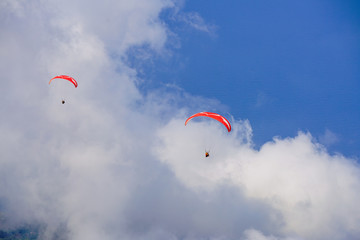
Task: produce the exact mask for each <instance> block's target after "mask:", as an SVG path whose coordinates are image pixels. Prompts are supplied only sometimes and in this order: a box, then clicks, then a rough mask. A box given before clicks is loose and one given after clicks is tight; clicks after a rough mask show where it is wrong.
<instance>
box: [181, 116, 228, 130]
mask: <svg viewBox="0 0 360 240" xmlns="http://www.w3.org/2000/svg"><path fill="white" fill-rule="evenodd" d="M194 117H209V118H213V119H215V120H218V121H219V122H221V123H222V124H224V126H225V127H226V129H227V130H228V132H230V131H231V124H230V122H229V121H228V120H227V119H226V118H224V117H223V116H221V115H219V114H217V113H211V112H199V113H196V114H194V115H192V116H191V117H189V118H188V119H186V121H185V126H186V124H187V123H188V122H189V121H190V120H191V119H193V118H194Z"/></svg>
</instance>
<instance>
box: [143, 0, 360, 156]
mask: <svg viewBox="0 0 360 240" xmlns="http://www.w3.org/2000/svg"><path fill="white" fill-rule="evenodd" d="M184 10H185V11H186V12H198V13H199V14H200V15H201V17H202V18H203V19H204V20H205V22H206V23H207V24H208V25H213V26H215V29H216V30H215V34H208V33H205V32H201V31H197V30H195V29H190V28H189V27H185V26H184V24H182V23H181V22H178V21H170V20H168V19H167V18H168V16H167V14H166V13H165V14H164V19H165V20H166V23H168V24H169V27H170V29H171V30H172V31H174V32H175V33H176V34H177V35H178V37H179V38H180V41H181V47H180V48H178V49H174V52H175V54H174V56H173V57H172V58H171V59H170V60H169V59H166V61H163V63H162V66H163V67H158V68H156V69H152V70H151V71H149V72H148V74H149V75H151V76H152V77H153V78H154V79H162V81H163V82H170V83H176V84H177V85H178V86H180V87H182V88H184V89H185V90H186V91H187V92H190V93H191V94H194V95H201V96H206V97H210V98H215V99H218V100H219V101H221V102H222V103H223V104H225V105H227V106H229V112H230V113H231V114H232V115H233V116H234V117H235V118H237V119H249V120H250V123H251V125H252V127H253V133H254V138H253V140H254V142H255V144H256V146H257V147H259V146H261V145H262V144H263V143H264V142H266V141H269V140H271V139H272V138H273V137H274V136H280V137H293V136H295V135H296V134H297V132H298V131H299V130H301V131H305V132H307V131H309V132H310V133H311V134H312V135H313V136H314V137H315V138H316V139H319V140H320V141H322V142H323V143H324V144H325V145H326V146H327V148H328V150H329V151H330V152H332V153H335V152H340V153H342V154H344V155H346V156H355V157H360V148H359V146H360V134H359V132H360V2H359V1H341V0H302V1H285V0H272V1H263V0H252V1H243V0H238V1H213V0H210V1H209V0H196V1H187V2H186V4H185V9H184ZM156 65H157V66H159V64H156ZM150 72H151V73H150ZM204 110H208V111H211V110H212V109H204ZM325 135H326V136H327V137H325Z"/></svg>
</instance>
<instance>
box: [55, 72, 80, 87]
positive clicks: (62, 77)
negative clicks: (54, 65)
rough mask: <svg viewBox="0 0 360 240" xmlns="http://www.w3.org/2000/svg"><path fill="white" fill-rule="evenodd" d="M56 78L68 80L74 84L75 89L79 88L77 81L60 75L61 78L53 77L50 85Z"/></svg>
mask: <svg viewBox="0 0 360 240" xmlns="http://www.w3.org/2000/svg"><path fill="white" fill-rule="evenodd" d="M56 78H59V79H64V80H68V81H69V82H71V83H72V84H74V86H75V88H77V86H78V83H77V82H76V80H75V79H73V78H72V77H69V76H66V75H59V76H56V77H53V78H52V79H50V81H49V84H50V83H51V82H52V80H54V79H56Z"/></svg>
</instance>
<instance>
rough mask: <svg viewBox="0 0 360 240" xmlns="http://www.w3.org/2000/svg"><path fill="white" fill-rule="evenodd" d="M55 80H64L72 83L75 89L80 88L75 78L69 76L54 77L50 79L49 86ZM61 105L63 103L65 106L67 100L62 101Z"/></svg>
mask: <svg viewBox="0 0 360 240" xmlns="http://www.w3.org/2000/svg"><path fill="white" fill-rule="evenodd" d="M54 79H64V80H67V81H69V82H71V83H72V84H73V85H74V86H75V88H77V87H78V83H77V82H76V80H75V79H74V78H72V77H70V76H67V75H59V76H56V77H53V78H52V79H50V81H49V84H50V83H51V82H52V81H53V80H54ZM61 103H62V104H65V100H64V99H62V100H61Z"/></svg>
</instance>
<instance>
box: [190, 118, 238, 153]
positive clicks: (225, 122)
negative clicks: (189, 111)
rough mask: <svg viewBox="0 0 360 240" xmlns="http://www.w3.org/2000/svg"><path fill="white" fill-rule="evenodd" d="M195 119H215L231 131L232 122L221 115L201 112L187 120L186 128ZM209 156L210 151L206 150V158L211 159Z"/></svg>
mask: <svg viewBox="0 0 360 240" xmlns="http://www.w3.org/2000/svg"><path fill="white" fill-rule="evenodd" d="M194 117H209V118H212V119H215V120H217V121H219V122H220V123H222V124H223V125H224V126H225V127H226V129H227V130H228V132H230V131H231V124H230V122H229V121H228V120H227V119H226V118H225V117H223V116H221V115H220V114H217V113H212V112H199V113H196V114H194V115H192V116H191V117H189V118H188V119H186V121H185V126H186V124H188V122H189V121H190V120H191V119H193V118H194ZM209 156H210V150H209V151H207V150H205V157H209Z"/></svg>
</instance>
